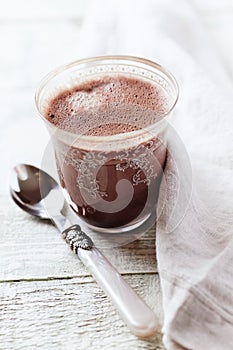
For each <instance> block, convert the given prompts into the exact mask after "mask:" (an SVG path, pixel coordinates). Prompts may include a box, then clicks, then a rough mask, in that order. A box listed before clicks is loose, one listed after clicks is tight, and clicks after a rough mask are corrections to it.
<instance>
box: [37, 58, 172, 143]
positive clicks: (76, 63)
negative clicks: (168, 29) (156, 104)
mask: <svg viewBox="0 0 233 350" xmlns="http://www.w3.org/2000/svg"><path fill="white" fill-rule="evenodd" d="M98 61H126V62H127V61H128V63H129V64H130V63H131V62H134V63H141V64H143V65H145V69H146V66H148V67H151V68H154V69H157V70H159V71H160V72H162V73H163V74H165V75H166V77H168V78H169V80H170V82H172V85H173V87H174V90H175V93H176V95H175V98H174V101H173V102H172V104H171V106H170V108H169V110H168V111H167V112H165V113H163V117H162V118H161V119H159V120H158V121H157V122H155V123H152V124H150V125H148V126H146V127H144V128H141V129H139V130H134V131H129V132H125V133H119V134H114V135H108V136H94V135H82V134H77V133H73V132H70V131H67V130H64V129H61V128H59V127H58V126H56V125H54V124H53V123H52V122H50V121H49V120H48V119H46V118H45V117H44V115H43V114H42V112H41V110H40V107H39V100H40V94H41V92H42V91H43V89H44V88H45V87H46V85H47V83H48V82H49V81H50V80H52V79H53V78H54V77H55V76H57V75H58V74H60V73H62V72H64V71H66V70H68V69H70V68H72V67H75V66H79V65H82V64H88V63H92V62H98ZM178 98H179V85H178V83H177V80H176V79H175V77H174V76H173V74H172V73H170V72H169V71H168V70H167V69H166V68H164V67H163V66H162V65H160V64H159V63H157V62H154V61H152V60H149V59H147V58H141V57H137V56H128V55H102V56H94V57H88V58H82V59H78V60H75V61H72V62H70V63H68V64H64V65H60V66H59V67H57V68H55V69H53V70H51V71H50V72H49V73H48V74H47V75H45V76H44V77H43V78H42V80H41V81H40V83H39V84H38V88H37V89H36V92H35V106H36V110H37V112H38V113H39V116H40V117H41V118H42V120H43V122H45V124H47V125H48V126H49V127H50V128H51V129H54V130H57V131H59V132H60V133H62V134H64V135H66V136H70V137H73V138H76V139H77V138H79V139H81V140H83V141H87V142H88V141H89V142H91V141H94V142H97V143H98V142H103V140H104V141H106V142H108V141H109V142H111V141H115V142H116V141H123V140H125V139H129V138H134V137H137V136H140V135H141V133H142V132H143V130H144V132H145V131H147V132H149V131H150V130H151V129H153V128H155V127H158V128H160V127H161V125H162V124H163V123H164V120H166V117H167V116H168V115H169V114H170V113H171V112H172V111H173V109H174V108H175V106H176V104H177V101H178Z"/></svg>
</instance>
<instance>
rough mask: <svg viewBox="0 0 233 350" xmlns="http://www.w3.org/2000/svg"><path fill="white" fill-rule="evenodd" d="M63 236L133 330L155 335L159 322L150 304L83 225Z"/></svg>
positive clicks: (72, 228) (66, 231)
mask: <svg viewBox="0 0 233 350" xmlns="http://www.w3.org/2000/svg"><path fill="white" fill-rule="evenodd" d="M62 234H63V237H64V239H65V240H66V242H67V243H68V244H69V245H70V247H71V249H72V250H73V251H74V252H75V253H77V255H78V257H79V258H80V260H81V261H82V262H83V264H84V265H85V266H86V267H87V268H88V269H89V271H90V272H91V274H92V275H93V277H94V278H95V280H96V281H97V282H98V284H99V285H100V287H101V288H102V289H103V290H104V292H105V293H106V294H107V295H108V297H109V298H110V300H111V301H112V303H113V304H114V306H115V307H116V309H117V310H118V312H119V314H120V316H121V317H122V319H123V320H124V321H125V323H126V324H127V325H128V327H129V329H130V330H131V331H132V333H134V334H135V335H137V336H139V337H147V336H150V335H152V334H153V333H154V332H155V331H156V330H158V329H159V322H158V319H157V317H156V315H155V314H154V312H153V311H152V310H151V309H150V307H149V306H148V305H147V304H146V303H145V302H144V301H143V300H142V299H141V298H140V297H139V295H138V294H136V292H135V291H134V290H133V289H132V288H131V287H130V286H129V284H128V283H127V282H126V281H125V280H124V279H123V278H122V276H121V275H120V274H119V272H118V271H117V270H116V269H115V268H114V267H113V266H112V265H111V263H110V262H109V261H108V260H107V259H106V258H105V257H104V255H103V254H102V253H101V252H100V251H99V250H98V249H97V248H96V247H95V246H94V243H93V242H92V240H91V239H90V237H89V236H87V235H86V234H85V233H84V232H82V230H81V228H80V226H79V225H73V226H71V227H70V228H68V229H66V230H65V231H63V233H62Z"/></svg>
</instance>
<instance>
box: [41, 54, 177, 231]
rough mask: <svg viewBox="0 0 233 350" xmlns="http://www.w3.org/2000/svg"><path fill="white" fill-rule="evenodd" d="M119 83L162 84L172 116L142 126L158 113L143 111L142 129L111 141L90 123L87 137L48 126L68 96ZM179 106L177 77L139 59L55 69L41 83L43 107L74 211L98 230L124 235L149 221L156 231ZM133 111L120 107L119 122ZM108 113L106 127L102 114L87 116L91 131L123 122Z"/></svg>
mask: <svg viewBox="0 0 233 350" xmlns="http://www.w3.org/2000/svg"><path fill="white" fill-rule="evenodd" d="M118 76H120V77H126V78H136V79H139V80H140V81H143V82H149V83H152V84H153V85H156V86H157V87H158V88H159V89H161V91H163V92H164V93H165V94H166V96H167V97H168V98H167V99H166V103H167V104H168V105H167V107H166V111H164V112H163V113H162V114H161V115H160V116H159V118H158V116H157V118H156V121H155V122H152V123H149V125H143V123H142V120H144V121H145V120H146V118H147V113H149V112H150V113H151V110H150V111H149V110H147V109H144V110H142V112H141V115H140V116H139V118H134V122H133V123H134V126H135V124H136V127H137V128H136V130H134V131H128V132H124V133H118V134H114V135H109V136H93V135H87V134H86V131H87V130H85V124H86V123H84V125H82V132H81V131H80V132H79V131H78V132H75V133H74V132H70V131H67V130H64V129H61V128H59V127H57V126H56V125H54V124H53V123H52V122H50V121H49V120H48V119H46V117H45V116H46V111H47V108H48V105H49V103H50V102H51V100H52V99H53V98H54V97H55V96H57V95H58V94H59V93H60V92H61V91H64V90H71V89H72V87H74V86H76V85H77V84H81V83H84V82H88V81H89V82H90V81H92V80H95V79H104V78H106V77H115V78H116V77H118ZM177 99H178V86H177V83H176V80H175V79H174V77H173V76H172V75H171V74H170V73H169V72H168V71H167V70H165V69H164V68H163V67H161V66H160V65H159V64H157V63H154V62H152V61H149V60H145V59H142V58H137V57H129V56H103V57H94V58H89V59H83V60H79V61H76V62H73V63H71V64H69V65H66V66H63V67H60V68H59V69H57V70H54V71H53V72H51V73H50V74H49V75H48V76H46V77H45V78H44V79H43V81H42V82H41V84H40V87H39V89H38V91H37V93H36V106H37V109H38V111H39V113H40V115H41V116H42V118H43V121H44V122H45V123H46V126H47V128H48V130H49V133H50V135H51V138H52V142H53V146H54V151H55V158H56V163H57V170H58V174H59V178H60V183H61V186H62V188H63V190H64V193H65V196H66V198H67V200H68V203H69V205H70V206H71V208H72V209H73V210H74V211H75V212H76V213H77V214H78V215H79V216H80V217H81V218H82V219H83V220H84V221H85V222H86V223H87V224H88V225H89V226H90V227H92V228H93V229H95V230H97V231H101V232H105V231H106V232H112V233H120V232H125V231H130V230H132V229H134V228H135V227H139V226H140V225H142V224H144V223H145V222H148V225H147V228H149V226H151V225H152V224H153V223H154V222H155V220H156V203H157V199H158V193H159V185H160V182H161V179H162V175H163V167H164V163H165V159H166V143H167V133H166V131H167V124H168V117H169V116H170V115H171V112H172V110H173V109H174V106H175V105H176V102H177ZM139 105H140V101H139ZM132 106H133V105H130V104H127V103H126V102H124V103H121V102H120V101H119V103H118V104H116V105H115V107H114V108H117V113H118V116H119V120H120V119H121V117H122V115H123V114H124V113H125V111H126V110H127V111H128V112H127V113H130V108H131V107H132ZM95 107H96V106H95ZM104 108H105V112H106V115H108V119H107V121H100V120H98V109H97V110H96V111H92V112H93V113H94V112H95V113H96V118H93V120H90V119H91V118H90V111H88V110H87V111H84V113H86V121H87V124H88V128H89V127H90V125H89V124H90V123H91V122H93V127H95V126H96V125H97V124H98V125H99V126H101V127H102V126H104V125H105V124H104V123H108V124H109V123H110V124H111V123H115V124H116V123H117V122H118V121H116V120H112V113H110V112H111V111H112V105H111V103H110V104H106V105H105V107H104ZM108 109H109V114H108ZM101 123H102V124H101ZM100 124H101V125H100ZM127 125H128V124H127ZM80 128H81V126H80ZM80 130H81V129H80ZM144 226H145V225H144Z"/></svg>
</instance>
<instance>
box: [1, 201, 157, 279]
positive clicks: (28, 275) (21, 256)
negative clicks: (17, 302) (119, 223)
mask: <svg viewBox="0 0 233 350" xmlns="http://www.w3.org/2000/svg"><path fill="white" fill-rule="evenodd" d="M0 208H1V210H0V222H1V235H0V257H1V271H0V280H4V281H6V280H7V281H9V280H10V281H11V280H21V279H50V278H56V277H60V278H61V277H67V276H69V277H74V276H83V275H88V274H89V273H88V271H87V270H86V268H85V267H84V266H83V265H82V263H81V262H80V261H79V259H78V257H77V256H76V255H75V254H74V253H73V252H72V251H71V250H70V249H69V247H68V246H67V245H66V244H65V242H64V241H63V239H62V238H61V235H60V234H59V233H58V231H57V229H56V228H54V227H53V226H52V225H51V224H49V223H48V222H44V221H41V220H39V219H37V218H33V217H31V216H30V215H28V214H27V213H24V212H23V211H22V210H20V209H19V208H18V207H17V206H16V205H15V204H14V203H13V201H12V200H11V198H9V197H8V196H1V197H0ZM95 235H96V236H92V238H93V239H94V241H95V242H96V246H97V247H99V248H100V249H101V251H102V252H103V253H104V254H105V255H106V257H108V258H109V260H110V261H111V263H112V264H113V265H114V266H115V267H116V268H117V269H118V270H119V271H120V272H121V273H123V274H125V273H131V272H132V273H137V272H148V273H154V272H157V265H156V257H155V233H154V231H153V230H151V231H150V232H149V233H148V234H146V235H145V236H142V237H141V238H140V239H139V240H137V241H135V242H133V243H130V244H128V245H125V246H122V247H115V246H113V245H111V244H110V245H107V244H106V242H107V241H106V240H105V241H102V240H98V234H95ZM94 237H96V238H94ZM98 242H99V243H100V244H99V245H98Z"/></svg>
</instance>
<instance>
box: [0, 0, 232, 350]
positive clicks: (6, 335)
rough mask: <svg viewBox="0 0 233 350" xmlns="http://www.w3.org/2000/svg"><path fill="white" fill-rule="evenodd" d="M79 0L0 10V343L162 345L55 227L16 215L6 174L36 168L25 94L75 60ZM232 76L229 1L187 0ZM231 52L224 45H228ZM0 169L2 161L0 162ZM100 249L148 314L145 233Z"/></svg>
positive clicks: (35, 140)
mask: <svg viewBox="0 0 233 350" xmlns="http://www.w3.org/2000/svg"><path fill="white" fill-rule="evenodd" d="M88 2H89V1H86V2H84V1H80V0H79V1H74V0H66V2H64V1H62V0H56V1H55V0H49V1H41V2H39V1H29V0H21V1H16V0H11V1H7V2H6V3H5V4H4V6H3V3H2V9H1V12H0V24H1V31H0V43H1V55H0V69H1V79H0V89H1V93H0V99H1V100H0V103H1V116H0V157H1V160H0V164H1V175H0V176H1V181H0V225H1V226H0V232H1V235H0V266H1V268H0V281H1V283H0V349H1V350H11V349H14V350H16V349H17V350H19V349H24V350H25V349H29V350H33V349H38V348H39V349H43V350H51V349H62V350H63V349H69V350H72V349H79V350H82V349H83V350H86V349H93V350H94V349H95V350H96V349H102V350H103V349H106V350H110V349H114V348H116V349H133V350H135V349H153V350H154V349H164V348H163V345H162V341H161V334H160V333H158V334H155V335H154V336H153V337H152V338H150V339H147V340H142V339H138V338H137V337H135V336H134V335H132V334H131V333H130V332H129V330H128V329H127V328H126V326H125V325H124V323H123V322H122V320H121V319H120V318H119V316H118V315H117V313H116V311H115V309H114V307H113V306H112V305H111V303H110V302H109V300H108V298H107V297H106V296H105V295H104V293H103V292H102V291H101V290H100V289H99V287H98V285H97V284H96V283H95V281H94V280H93V278H92V277H91V276H90V274H89V273H88V271H87V270H86V268H85V267H84V266H83V265H82V263H81V262H80V261H79V259H78V258H77V257H76V256H75V255H74V254H73V253H72V252H71V251H70V250H69V249H68V247H67V246H66V245H65V244H64V242H63V240H62V239H61V237H60V235H59V233H58V232H57V230H56V229H55V228H54V227H53V226H52V225H50V224H49V223H48V222H42V221H39V220H38V219H36V218H32V217H30V216H29V215H27V214H26V213H24V212H22V211H20V210H19V209H18V208H17V207H16V206H15V205H14V203H13V202H12V201H11V199H10V198H9V195H8V192H7V183H8V180H7V176H8V172H9V170H10V168H11V167H12V166H13V165H15V164H16V163H18V162H30V163H34V164H37V165H40V159H41V155H42V153H43V151H44V147H45V145H46V142H47V141H48V135H47V132H46V131H45V129H44V128H43V126H42V123H41V122H40V121H39V119H38V118H34V117H33V116H34V115H35V110H34V102H33V94H34V91H35V88H36V86H37V84H38V81H39V80H40V78H41V77H42V76H43V75H44V74H45V73H47V72H48V71H50V70H51V69H52V68H54V67H55V66H58V65H60V64H63V63H64V62H69V61H72V60H74V59H77V58H78V57H79V56H78V52H77V49H76V47H75V45H74V43H75V42H77V41H78V39H79V32H80V26H81V24H82V21H83V17H84V15H85V11H86V7H87V4H88ZM193 2H194V3H195V4H197V7H198V9H199V12H200V16H201V17H202V19H203V20H204V22H205V23H206V24H207V28H208V29H209V31H210V33H212V34H213V36H214V39H215V42H216V45H217V46H218V48H219V52H220V55H221V56H222V58H223V61H224V62H225V64H226V68H227V69H228V72H229V74H230V75H231V76H232V77H233V63H232V62H233V50H232V34H233V25H232V23H233V21H232V18H233V5H232V2H231V1H230V0H229V1H227V0H225V1H220V0H215V1H207V2H205V5H203V4H202V5H201V1H199V0H193ZM230 48H231V49H230ZM2 165H3V166H2ZM101 250H102V251H103V253H104V254H105V255H106V256H107V257H108V258H109V260H110V261H111V262H112V264H113V265H114V266H115V267H116V268H117V269H118V270H119V271H120V272H121V274H122V275H123V276H124V278H125V279H126V280H127V281H128V282H129V284H130V285H131V286H132V287H133V288H134V289H135V290H136V291H137V292H138V293H139V294H140V295H141V296H142V298H143V299H144V300H145V301H146V302H147V303H148V304H149V305H150V306H151V307H152V308H153V309H154V310H155V311H156V313H158V315H159V317H160V320H161V322H162V317H163V316H162V303H161V291H160V285H159V276H158V273H157V266H156V257H155V232H154V231H153V230H151V231H150V232H148V233H147V234H146V235H145V236H144V237H141V238H140V239H139V240H137V241H135V242H132V243H130V244H128V245H125V246H122V247H108V246H102V247H101Z"/></svg>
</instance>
